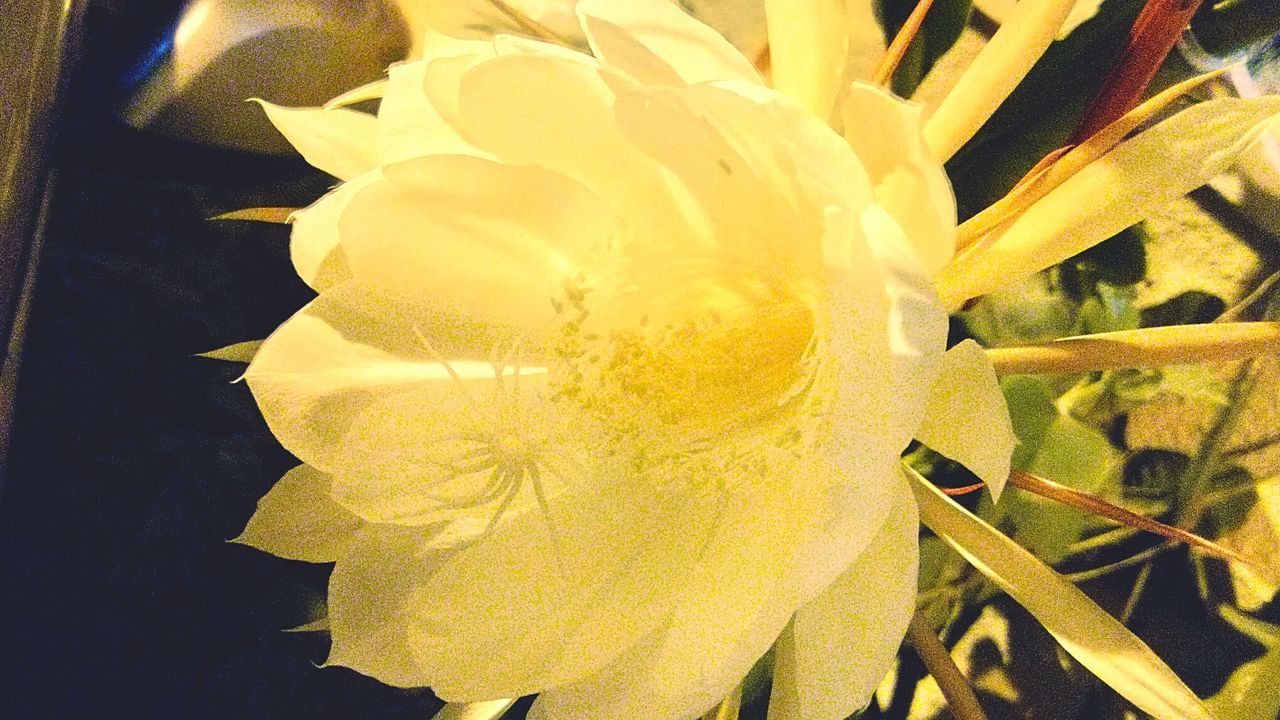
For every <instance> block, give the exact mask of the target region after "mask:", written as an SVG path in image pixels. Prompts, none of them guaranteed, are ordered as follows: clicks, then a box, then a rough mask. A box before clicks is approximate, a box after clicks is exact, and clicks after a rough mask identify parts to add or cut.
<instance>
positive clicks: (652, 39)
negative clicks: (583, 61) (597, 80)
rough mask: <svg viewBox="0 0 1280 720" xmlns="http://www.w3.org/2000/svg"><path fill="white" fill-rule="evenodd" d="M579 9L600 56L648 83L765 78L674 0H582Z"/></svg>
mask: <svg viewBox="0 0 1280 720" xmlns="http://www.w3.org/2000/svg"><path fill="white" fill-rule="evenodd" d="M577 11H578V17H579V18H580V19H581V21H582V27H583V29H584V30H585V31H586V34H587V41H588V42H589V43H590V45H591V49H592V51H594V53H595V56H596V57H597V58H600V61H601V62H602V63H603V64H604V65H605V66H606V67H610V68H613V69H616V70H620V71H622V72H624V73H626V74H627V75H630V76H631V77H633V78H635V79H636V80H638V81H640V82H641V83H644V84H646V85H664V84H692V83H699V82H711V81H716V80H743V81H747V82H753V83H759V82H760V76H759V74H757V73H756V71H755V68H753V67H752V66H751V62H750V61H749V60H747V59H746V58H745V57H743V56H742V53H741V52H739V51H738V49H737V48H735V47H734V46H733V45H731V44H730V43H729V41H728V40H725V39H724V37H722V36H721V35H720V33H718V32H716V31H715V30H713V29H711V28H709V27H707V26H706V25H703V24H702V23H701V22H699V21H697V20H695V19H694V18H692V17H691V16H689V15H688V14H687V13H685V12H684V11H683V10H681V9H680V7H679V6H678V4H676V3H673V2H670V0H579V2H578V5H577Z"/></svg>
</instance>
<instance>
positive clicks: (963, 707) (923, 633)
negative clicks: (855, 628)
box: [907, 612, 987, 720]
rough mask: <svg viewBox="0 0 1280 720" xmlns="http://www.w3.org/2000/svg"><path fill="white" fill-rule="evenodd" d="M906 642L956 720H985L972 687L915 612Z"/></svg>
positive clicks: (922, 618)
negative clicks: (926, 669) (945, 700)
mask: <svg viewBox="0 0 1280 720" xmlns="http://www.w3.org/2000/svg"><path fill="white" fill-rule="evenodd" d="M907 642H909V643H911V647H913V648H915V651H916V654H918V655H919V656H920V659H921V660H923V661H924V666H925V667H926V668H928V670H929V674H930V675H932V676H933V679H934V680H937V681H938V687H939V688H940V689H941V690H942V696H943V697H945V698H946V699H947V704H948V705H950V706H951V712H952V714H954V715H955V716H956V718H957V719H958V720H987V715H986V713H984V712H983V711H982V706H981V705H979V704H978V697H977V696H976V695H974V693H973V687H972V686H970V685H969V681H968V680H967V679H966V678H965V676H964V673H962V672H960V668H958V667H956V663H955V661H954V660H952V659H951V653H949V652H947V648H946V647H944V646H943V644H942V641H941V640H939V639H938V636H937V635H935V634H934V631H933V627H932V626H931V625H930V624H929V621H928V620H926V619H925V617H924V616H923V615H921V614H920V613H919V612H916V614H915V615H912V616H911V624H910V625H908V626H907Z"/></svg>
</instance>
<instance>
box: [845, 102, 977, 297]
mask: <svg viewBox="0 0 1280 720" xmlns="http://www.w3.org/2000/svg"><path fill="white" fill-rule="evenodd" d="M840 112H841V117H842V118H843V120H844V137H845V140H846V141H848V143H849V146H850V147H852V148H853V151H854V152H855V153H856V154H857V156H858V159H859V160H861V161H862V165H863V167H865V168H866V170H867V174H868V175H870V176H871V182H872V183H873V184H874V186H875V198H876V203H877V204H878V205H880V206H881V207H883V208H884V209H885V210H886V211H887V212H888V213H889V214H890V215H892V216H893V219H894V220H896V221H897V222H898V225H900V226H901V227H902V229H903V230H904V231H905V232H906V236H907V240H908V241H909V243H910V248H911V250H913V251H914V254H915V257H916V260H917V262H918V264H919V266H920V267H921V269H922V270H923V271H924V272H926V273H929V274H932V273H934V272H937V271H938V270H939V269H941V268H942V266H943V265H945V264H946V263H947V261H948V260H950V259H951V256H952V254H954V252H955V237H956V201H955V195H954V194H953V193H952V192H951V182H950V181H949V180H948V179H947V174H946V173H945V172H944V171H943V169H942V164H941V163H939V162H938V161H937V160H935V159H934V157H933V154H932V153H931V152H929V149H928V148H927V147H926V146H925V144H924V139H923V137H922V136H921V134H920V126H921V120H920V112H921V109H920V106H919V105H915V104H912V103H907V102H903V101H902V100H899V99H898V98H896V97H894V96H893V95H892V94H890V93H889V92H888V91H886V90H884V89H883V88H879V87H876V86H872V85H868V84H865V83H854V84H853V85H852V86H851V87H850V88H849V92H848V94H847V95H846V96H845V98H844V100H843V102H842V104H841V106H840Z"/></svg>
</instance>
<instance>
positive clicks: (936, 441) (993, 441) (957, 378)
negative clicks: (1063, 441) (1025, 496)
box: [916, 340, 1018, 500]
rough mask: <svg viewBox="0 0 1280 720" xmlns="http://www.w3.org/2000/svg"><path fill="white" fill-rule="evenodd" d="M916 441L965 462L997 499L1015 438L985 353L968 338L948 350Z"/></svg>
mask: <svg viewBox="0 0 1280 720" xmlns="http://www.w3.org/2000/svg"><path fill="white" fill-rule="evenodd" d="M916 439H917V440H919V441H920V442H922V443H924V444H925V445H928V446H929V447H930V448H931V449H933V450H935V451H937V452H940V453H942V454H943V455H946V456H947V457H949V458H951V459H952V460H955V461H956V462H958V463H960V464H961V465H964V466H965V467H967V468H969V470H970V471H972V472H973V474H974V475H977V476H978V477H979V478H981V479H982V481H983V482H984V483H986V484H987V488H988V489H990V490H991V497H992V498H994V499H996V500H999V499H1000V492H1001V491H1002V490H1004V484H1005V481H1006V480H1008V479H1009V466H1010V462H1011V458H1012V457H1013V448H1014V446H1015V445H1017V444H1018V438H1017V437H1016V436H1015V435H1014V434H1013V421H1012V420H1010V419H1009V408H1008V407H1007V406H1006V405H1005V401H1004V394H1003V393H1001V392H1000V384H999V382H998V381H997V380H996V371H995V368H994V367H992V365H991V361H990V360H988V359H987V354H986V352H985V351H983V349H982V348H981V347H980V346H979V345H978V343H976V342H974V341H972V340H965V341H964V342H962V343H960V344H959V345H956V346H955V347H953V348H951V349H950V350H948V351H947V354H946V355H945V356H944V357H943V359H942V374H941V375H940V376H939V377H938V380H937V382H935V383H934V384H933V393H932V395H931V396H930V397H929V404H928V407H927V409H926V411H925V419H924V423H923V424H921V425H920V430H919V431H918V432H917V433H916Z"/></svg>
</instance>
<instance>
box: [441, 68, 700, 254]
mask: <svg viewBox="0 0 1280 720" xmlns="http://www.w3.org/2000/svg"><path fill="white" fill-rule="evenodd" d="M459 82H460V90H459V92H458V95H457V102H458V121H457V124H456V125H455V127H457V129H458V130H459V132H460V133H461V134H462V135H463V137H464V138H466V139H467V140H468V141H469V142H471V143H473V144H475V145H476V146H477V147H480V148H482V149H484V150H487V151H489V152H492V153H493V154H494V155H496V156H497V157H498V158H500V159H501V160H502V161H503V162H506V163H511V164H513V165H524V164H531V165H540V166H542V167H545V168H547V169H549V170H553V171H555V172H559V173H561V174H564V175H566V176H568V177H570V178H573V179H574V180H577V181H578V182H580V183H582V184H583V185H585V186H586V187H587V188H589V189H590V190H591V191H592V192H594V193H596V194H597V195H599V196H600V197H601V199H602V200H603V201H604V203H605V204H606V205H607V206H608V207H610V208H612V209H613V210H614V211H615V212H616V213H617V214H618V215H619V216H620V217H622V218H623V219H624V220H625V221H626V222H627V224H628V225H630V226H632V227H634V228H635V229H636V234H637V236H638V237H644V238H651V239H655V240H659V239H660V240H664V241H679V239H680V238H686V237H688V235H689V233H690V230H689V227H690V223H691V222H692V221H691V220H690V217H689V213H690V211H691V208H690V204H689V201H688V198H687V197H686V195H685V193H684V191H683V190H682V189H681V188H680V187H679V186H678V184H677V183H676V182H675V181H674V180H673V179H672V178H671V177H670V175H669V173H668V172H667V171H666V170H665V169H664V168H661V167H659V166H658V165H657V164H655V163H654V162H653V161H652V160H651V159H649V158H647V157H645V156H644V155H642V154H641V153H640V152H639V151H637V150H636V149H635V148H634V147H632V146H631V144H630V143H628V142H627V141H626V140H625V139H624V138H623V137H622V135H621V133H620V132H619V131H618V128H617V126H616V124H615V122H614V118H613V100H614V93H613V91H612V90H611V89H610V88H609V87H608V86H607V85H606V84H605V83H604V81H602V80H601V79H600V76H599V75H598V72H597V70H596V69H595V68H594V67H593V66H592V65H591V64H590V63H588V62H573V61H568V60H565V59H563V58H559V57H550V56H547V57H535V56H510V57H500V58H497V59H495V60H491V61H488V62H484V63H481V64H479V65H477V66H475V67H474V68H472V69H470V70H469V71H467V72H466V73H465V74H464V75H462V77H461V78H460V80H459ZM433 102H434V99H433ZM437 106H439V105H438V104H437ZM442 112H443V111H442ZM445 116H446V118H447V117H448V114H447V113H445ZM565 128H572V129H573V132H565ZM602 158H608V162H601V159H602Z"/></svg>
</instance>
